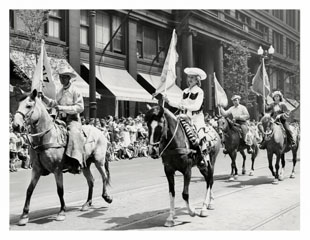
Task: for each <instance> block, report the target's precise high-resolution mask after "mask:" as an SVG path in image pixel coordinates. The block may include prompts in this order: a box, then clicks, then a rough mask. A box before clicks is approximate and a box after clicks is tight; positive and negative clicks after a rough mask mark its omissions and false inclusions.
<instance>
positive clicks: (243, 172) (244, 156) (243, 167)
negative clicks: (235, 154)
mask: <svg viewBox="0 0 310 240" xmlns="http://www.w3.org/2000/svg"><path fill="white" fill-rule="evenodd" d="M240 154H241V156H242V159H243V162H242V175H244V174H245V173H246V170H245V161H246V155H245V153H244V150H240Z"/></svg>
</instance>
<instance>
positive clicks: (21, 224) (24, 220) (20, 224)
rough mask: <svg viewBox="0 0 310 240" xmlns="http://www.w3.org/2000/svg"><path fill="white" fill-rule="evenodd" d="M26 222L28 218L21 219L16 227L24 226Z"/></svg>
mask: <svg viewBox="0 0 310 240" xmlns="http://www.w3.org/2000/svg"><path fill="white" fill-rule="evenodd" d="M28 221H29V218H28V217H26V218H21V219H19V222H18V225H19V226H25V225H26V224H27V223H28Z"/></svg>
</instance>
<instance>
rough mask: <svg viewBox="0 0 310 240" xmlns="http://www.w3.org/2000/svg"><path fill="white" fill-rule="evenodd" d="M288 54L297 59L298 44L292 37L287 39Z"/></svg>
mask: <svg viewBox="0 0 310 240" xmlns="http://www.w3.org/2000/svg"><path fill="white" fill-rule="evenodd" d="M286 56H287V57H289V58H291V59H294V60H295V59H296V46H295V42H294V41H292V40H291V39H289V38H287V39H286Z"/></svg>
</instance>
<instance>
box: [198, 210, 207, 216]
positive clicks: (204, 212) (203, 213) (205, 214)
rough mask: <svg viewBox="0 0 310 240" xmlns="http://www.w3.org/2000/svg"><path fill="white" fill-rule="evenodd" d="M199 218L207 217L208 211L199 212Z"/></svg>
mask: <svg viewBox="0 0 310 240" xmlns="http://www.w3.org/2000/svg"><path fill="white" fill-rule="evenodd" d="M199 216H200V217H207V216H208V211H207V210H205V209H204V210H201V211H200V215H199Z"/></svg>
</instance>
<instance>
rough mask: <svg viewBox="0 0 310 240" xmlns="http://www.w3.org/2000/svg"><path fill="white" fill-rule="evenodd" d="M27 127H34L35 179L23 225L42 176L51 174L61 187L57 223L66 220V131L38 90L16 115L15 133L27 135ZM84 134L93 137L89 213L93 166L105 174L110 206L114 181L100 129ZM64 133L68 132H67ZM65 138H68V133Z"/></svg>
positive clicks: (24, 100)
mask: <svg viewBox="0 0 310 240" xmlns="http://www.w3.org/2000/svg"><path fill="white" fill-rule="evenodd" d="M25 127H27V128H29V127H30V133H29V136H30V137H31V139H32V140H31V141H30V143H31V148H30V150H29V151H30V159H31V161H32V176H31V181H30V184H29V186H28V189H27V194H26V201H25V205H24V209H23V213H22V215H21V217H20V221H19V225H25V224H27V222H28V220H29V217H28V213H29V205H30V199H31V195H32V193H33V190H34V189H35V187H36V184H37V183H38V181H39V178H40V177H41V176H46V175H48V174H50V173H53V174H54V175H55V179H56V184H57V193H58V197H59V200H60V204H61V207H60V211H59V213H58V215H57V218H56V220H58V221H63V220H65V211H66V205H65V201H64V198H63V195H64V190H63V168H64V167H65V165H64V164H65V158H66V157H65V154H64V151H65V145H66V141H63V143H64V144H59V142H62V140H63V139H62V138H61V137H60V136H61V135H62V130H61V129H60V126H59V125H58V124H56V123H55V122H54V121H53V119H52V117H50V115H49V114H48V112H47V110H46V108H45V106H44V105H43V103H42V101H41V99H40V98H38V97H37V91H36V90H34V91H33V92H32V93H31V94H29V95H25V96H24V97H23V98H22V99H21V100H20V103H19V107H18V110H17V111H16V113H15V116H14V122H13V128H14V130H15V131H19V132H23V130H24V129H25ZM83 130H84V132H87V135H88V138H87V140H89V136H91V139H90V140H91V141H86V143H85V156H86V159H87V161H86V165H87V167H85V168H83V174H84V176H85V178H86V180H87V183H88V197H87V200H86V203H84V204H83V206H82V210H87V209H88V207H89V206H90V205H91V204H92V195H93V187H94V178H93V176H92V174H91V171H90V165H91V163H94V164H95V166H96V168H97V169H98V171H99V172H100V174H101V177H102V182H103V191H102V197H103V198H104V200H105V201H106V202H108V203H111V202H112V198H111V197H110V196H109V195H108V194H107V191H106V186H107V185H108V184H109V181H110V172H109V165H108V160H107V159H106V158H105V157H106V151H107V139H106V138H105V137H104V136H103V134H102V133H101V131H100V130H98V129H96V128H95V127H92V126H88V125H87V126H83ZM64 131H66V130H65V129H64ZM63 136H66V132H65V133H64V135H63Z"/></svg>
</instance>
